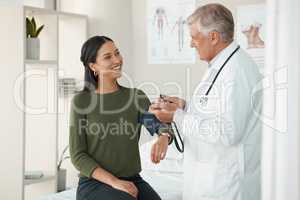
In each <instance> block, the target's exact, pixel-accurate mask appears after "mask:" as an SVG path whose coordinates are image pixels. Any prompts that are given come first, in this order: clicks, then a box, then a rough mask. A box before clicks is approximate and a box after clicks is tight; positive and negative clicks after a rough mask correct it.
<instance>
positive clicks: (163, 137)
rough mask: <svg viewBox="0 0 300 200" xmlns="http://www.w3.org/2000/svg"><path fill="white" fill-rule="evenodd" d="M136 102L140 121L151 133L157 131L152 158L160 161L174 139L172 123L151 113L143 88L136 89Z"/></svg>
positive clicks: (154, 161) (155, 161) (157, 161)
mask: <svg viewBox="0 0 300 200" xmlns="http://www.w3.org/2000/svg"><path fill="white" fill-rule="evenodd" d="M136 93H137V94H136V99H137V101H136V103H137V105H138V109H139V123H141V124H142V125H144V126H145V127H146V129H147V130H148V131H149V133H150V134H151V135H154V133H157V134H158V135H159V136H158V139H157V141H156V142H155V143H154V144H153V146H152V149H151V160H152V162H153V163H159V162H160V161H161V160H163V159H164V158H165V156H166V153H167V149H168V145H169V144H171V143H172V141H173V136H174V134H173V130H172V126H171V124H163V123H161V122H160V121H159V120H158V119H157V118H156V117H155V115H154V114H152V113H149V112H148V110H149V107H150V105H151V103H150V100H149V98H148V97H147V95H146V94H145V93H144V92H143V91H142V90H137V91H136Z"/></svg>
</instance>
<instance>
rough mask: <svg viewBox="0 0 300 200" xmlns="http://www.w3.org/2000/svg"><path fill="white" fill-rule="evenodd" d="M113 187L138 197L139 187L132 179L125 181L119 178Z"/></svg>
mask: <svg viewBox="0 0 300 200" xmlns="http://www.w3.org/2000/svg"><path fill="white" fill-rule="evenodd" d="M112 187H113V188H114V189H117V190H121V191H123V192H126V193H127V194H130V195H131V196H133V197H134V198H137V196H138V192H139V191H138V189H137V187H136V186H135V185H134V183H133V182H130V181H124V180H121V179H117V180H116V181H115V182H114V183H113V184H112Z"/></svg>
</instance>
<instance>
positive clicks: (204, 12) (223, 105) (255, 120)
mask: <svg viewBox="0 0 300 200" xmlns="http://www.w3.org/2000/svg"><path fill="white" fill-rule="evenodd" d="M188 23H189V27H190V35H191V47H193V48H195V49H196V50H197V52H198V54H199V57H200V59H201V60H204V61H206V62H208V64H209V68H208V70H207V72H206V75H205V76H204V78H203V79H202V82H201V83H199V85H198V87H197V88H196V90H195V91H194V94H193V96H192V98H191V101H190V102H185V101H184V100H183V99H180V98H177V97H168V96H165V97H163V98H162V99H160V100H159V101H158V102H157V103H155V104H153V105H152V106H151V111H152V112H153V113H154V114H155V115H156V117H157V118H158V119H159V120H161V121H162V122H174V123H175V124H176V125H177V127H178V129H179V132H180V133H181V134H182V135H183V136H184V145H185V151H184V192H183V199H184V200H260V165H261V157H260V153H261V123H260V121H259V115H260V113H261V108H262V99H261V94H259V93H256V92H255V90H256V88H259V87H260V84H259V82H260V80H261V79H262V77H261V75H260V73H259V71H258V67H257V65H256V64H255V63H254V62H253V61H252V60H251V58H250V57H249V56H248V55H247V53H246V52H245V51H244V50H243V49H241V48H240V47H239V45H237V44H236V43H235V42H234V41H233V38H234V20H233V16H232V13H231V12H230V11H229V10H228V9H227V8H225V7H224V6H222V5H220V4H207V5H205V6H202V7H200V8H198V9H197V10H196V11H195V12H194V13H193V14H192V15H191V16H190V17H189V18H188Z"/></svg>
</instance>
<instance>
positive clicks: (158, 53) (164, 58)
mask: <svg viewBox="0 0 300 200" xmlns="http://www.w3.org/2000/svg"><path fill="white" fill-rule="evenodd" d="M194 9H195V0H148V1H147V35H148V37H147V38H148V63H149V64H180V63H194V62H195V51H194V49H193V48H191V47H190V35H189V30H188V25H187V21H186V19H187V17H188V16H189V15H190V14H191V13H192V12H193V11H194Z"/></svg>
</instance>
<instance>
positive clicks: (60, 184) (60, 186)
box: [57, 145, 70, 192]
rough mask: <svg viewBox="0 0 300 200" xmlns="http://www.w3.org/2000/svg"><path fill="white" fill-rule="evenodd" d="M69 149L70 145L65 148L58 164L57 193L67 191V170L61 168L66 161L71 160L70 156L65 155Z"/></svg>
mask: <svg viewBox="0 0 300 200" xmlns="http://www.w3.org/2000/svg"><path fill="white" fill-rule="evenodd" d="M68 148H69V145H67V146H66V147H65V148H64V150H63V152H62V154H61V155H60V158H59V161H58V164H57V192H62V191H64V190H65V189H66V182H67V181H66V179H67V170H66V169H63V168H61V165H62V163H63V161H64V160H67V159H69V158H70V156H68V155H65V154H66V152H67V150H68Z"/></svg>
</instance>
